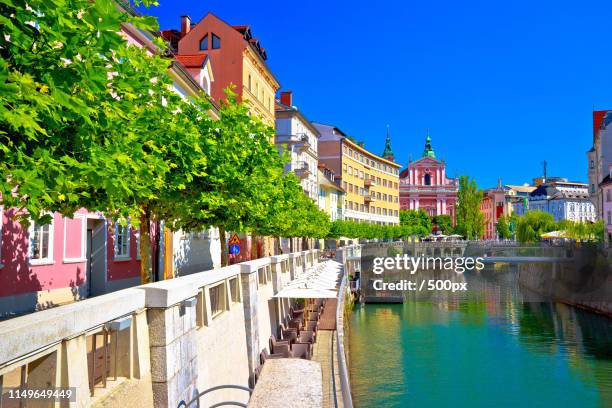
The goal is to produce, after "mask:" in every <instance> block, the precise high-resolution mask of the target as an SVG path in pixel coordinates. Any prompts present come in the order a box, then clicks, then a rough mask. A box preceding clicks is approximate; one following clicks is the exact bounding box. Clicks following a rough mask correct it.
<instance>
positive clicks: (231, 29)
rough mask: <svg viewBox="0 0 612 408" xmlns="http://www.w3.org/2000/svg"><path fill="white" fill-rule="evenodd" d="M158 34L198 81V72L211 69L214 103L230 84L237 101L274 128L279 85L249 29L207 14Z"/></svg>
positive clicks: (182, 22)
mask: <svg viewBox="0 0 612 408" xmlns="http://www.w3.org/2000/svg"><path fill="white" fill-rule="evenodd" d="M161 35H162V36H163V37H164V38H165V39H166V40H168V41H169V42H170V45H171V47H172V48H173V49H174V52H175V53H176V56H177V59H178V60H179V61H181V62H182V63H183V64H184V65H186V66H187V68H188V69H189V72H190V73H191V74H192V76H193V77H194V79H196V80H197V81H198V82H200V74H201V70H203V69H211V75H210V76H211V77H213V78H214V81H212V83H211V84H210V94H211V96H212V97H213V99H214V100H216V101H219V100H222V99H224V98H225V89H226V88H227V87H228V86H230V85H231V84H233V85H235V89H234V92H236V93H237V94H238V100H240V101H247V102H248V103H249V106H250V108H251V112H252V113H253V114H255V115H257V116H259V117H261V118H262V119H263V120H264V121H265V122H266V123H268V124H270V125H272V126H273V125H274V98H275V95H276V91H278V89H279V88H280V83H279V82H278V80H277V79H276V77H275V76H274V74H273V73H272V71H271V70H270V68H269V67H268V65H267V64H266V59H267V58H268V57H267V54H266V50H265V49H264V48H263V47H262V46H261V44H260V43H259V40H258V39H257V38H254V37H253V35H252V33H251V29H250V27H249V26H246V25H241V26H232V25H230V24H228V23H226V22H225V21H223V20H221V19H220V18H219V17H217V16H215V15H214V14H212V13H208V14H207V15H206V16H204V18H203V19H201V20H200V21H199V22H197V23H195V24H194V23H192V22H191V19H190V18H189V16H182V17H181V30H180V31H177V30H163V31H162V32H161ZM208 61H210V67H208V66H207V63H208Z"/></svg>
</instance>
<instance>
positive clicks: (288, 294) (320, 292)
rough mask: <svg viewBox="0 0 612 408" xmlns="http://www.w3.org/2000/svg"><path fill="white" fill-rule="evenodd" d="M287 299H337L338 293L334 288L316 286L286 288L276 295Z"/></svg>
mask: <svg viewBox="0 0 612 408" xmlns="http://www.w3.org/2000/svg"><path fill="white" fill-rule="evenodd" d="M274 297H275V298H285V299H335V298H336V297H338V293H337V292H334V291H333V290H326V289H315V288H285V289H282V290H281V291H280V292H278V293H277V294H276V295H274Z"/></svg>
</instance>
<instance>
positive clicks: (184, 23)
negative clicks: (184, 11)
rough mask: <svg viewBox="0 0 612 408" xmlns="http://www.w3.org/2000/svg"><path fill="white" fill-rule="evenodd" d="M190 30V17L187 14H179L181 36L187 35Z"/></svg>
mask: <svg viewBox="0 0 612 408" xmlns="http://www.w3.org/2000/svg"><path fill="white" fill-rule="evenodd" d="M189 30H191V18H189V16H181V37H184V36H186V35H187V33H188V32H189Z"/></svg>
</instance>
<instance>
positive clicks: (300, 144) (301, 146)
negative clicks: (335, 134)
mask: <svg viewBox="0 0 612 408" xmlns="http://www.w3.org/2000/svg"><path fill="white" fill-rule="evenodd" d="M275 143H276V144H277V145H278V144H286V145H295V147H296V149H297V151H298V152H299V153H303V152H305V151H306V150H308V149H310V148H311V147H312V146H311V144H310V142H309V139H308V136H307V135H306V134H305V133H298V134H296V135H276V138H275Z"/></svg>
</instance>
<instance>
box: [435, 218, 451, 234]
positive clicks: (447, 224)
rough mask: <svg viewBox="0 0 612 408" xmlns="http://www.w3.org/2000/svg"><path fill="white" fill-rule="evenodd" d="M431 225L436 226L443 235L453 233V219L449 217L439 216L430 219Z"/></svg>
mask: <svg viewBox="0 0 612 408" xmlns="http://www.w3.org/2000/svg"><path fill="white" fill-rule="evenodd" d="M431 221H432V223H434V224H435V225H437V226H438V230H439V231H440V232H441V233H442V234H444V235H450V234H452V233H453V219H452V218H451V216H450V215H446V214H441V215H436V216H435V217H433V218H432V220H431Z"/></svg>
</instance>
